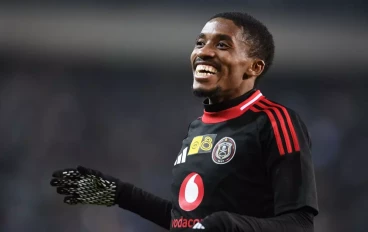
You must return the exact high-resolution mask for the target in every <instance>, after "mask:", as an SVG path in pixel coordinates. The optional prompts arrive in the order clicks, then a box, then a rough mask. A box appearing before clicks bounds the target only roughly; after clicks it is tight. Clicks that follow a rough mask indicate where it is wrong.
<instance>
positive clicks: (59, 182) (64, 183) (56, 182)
mask: <svg viewBox="0 0 368 232" xmlns="http://www.w3.org/2000/svg"><path fill="white" fill-rule="evenodd" d="M50 185H51V186H54V187H73V186H76V185H77V180H70V179H56V178H54V179H51V181H50Z"/></svg>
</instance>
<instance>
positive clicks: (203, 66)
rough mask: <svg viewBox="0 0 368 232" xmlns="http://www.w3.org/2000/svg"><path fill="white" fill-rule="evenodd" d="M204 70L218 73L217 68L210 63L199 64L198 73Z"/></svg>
mask: <svg viewBox="0 0 368 232" xmlns="http://www.w3.org/2000/svg"><path fill="white" fill-rule="evenodd" d="M203 72H210V73H217V70H216V69H215V68H214V67H212V66H210V65H203V64H199V65H197V67H196V73H203Z"/></svg>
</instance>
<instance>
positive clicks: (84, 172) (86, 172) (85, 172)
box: [77, 165, 92, 175]
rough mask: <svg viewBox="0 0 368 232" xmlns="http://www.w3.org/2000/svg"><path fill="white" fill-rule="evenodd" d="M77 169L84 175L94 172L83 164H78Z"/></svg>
mask: <svg viewBox="0 0 368 232" xmlns="http://www.w3.org/2000/svg"><path fill="white" fill-rule="evenodd" d="M77 171H78V172H79V173H80V174H82V175H88V174H92V173H91V170H90V169H88V168H86V167H83V166H81V165H78V166H77Z"/></svg>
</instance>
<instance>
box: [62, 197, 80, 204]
mask: <svg viewBox="0 0 368 232" xmlns="http://www.w3.org/2000/svg"><path fill="white" fill-rule="evenodd" d="M64 203H66V204H68V205H76V204H78V203H80V201H79V200H78V199H77V197H75V196H67V197H65V198H64Z"/></svg>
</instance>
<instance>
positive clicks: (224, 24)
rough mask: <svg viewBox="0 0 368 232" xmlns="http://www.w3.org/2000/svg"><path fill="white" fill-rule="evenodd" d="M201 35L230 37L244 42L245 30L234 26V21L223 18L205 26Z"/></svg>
mask: <svg viewBox="0 0 368 232" xmlns="http://www.w3.org/2000/svg"><path fill="white" fill-rule="evenodd" d="M201 34H204V35H206V36H213V35H216V34H222V35H228V36H229V37H232V38H235V39H238V40H243V30H242V28H240V27H238V26H237V25H235V24H234V22H233V21H231V20H229V19H223V18H215V19H212V20H210V21H208V22H207V23H206V25H204V27H203V29H202V31H201Z"/></svg>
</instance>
